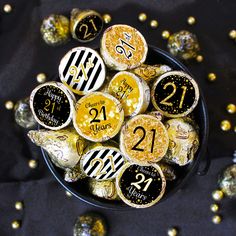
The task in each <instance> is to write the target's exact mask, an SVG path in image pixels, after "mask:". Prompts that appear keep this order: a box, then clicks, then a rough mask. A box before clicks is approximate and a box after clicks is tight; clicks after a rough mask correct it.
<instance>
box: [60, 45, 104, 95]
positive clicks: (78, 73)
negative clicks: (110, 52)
mask: <svg viewBox="0 0 236 236" xmlns="http://www.w3.org/2000/svg"><path fill="white" fill-rule="evenodd" d="M59 76H60V79H61V81H62V82H63V83H64V84H65V85H67V86H68V87H69V88H70V89H71V90H72V91H73V92H74V93H76V94H79V95H84V94H87V93H89V92H92V91H96V90H98V89H99V88H100V87H101V86H102V85H103V83H104V81H105V76H106V71H105V64H104V62H103V60H102V58H101V57H100V56H99V54H98V53H97V52H96V51H95V50H93V49H91V48H86V47H76V48H73V49H72V50H70V51H69V52H68V53H67V54H66V55H65V56H64V57H63V58H62V59H61V62H60V65H59Z"/></svg>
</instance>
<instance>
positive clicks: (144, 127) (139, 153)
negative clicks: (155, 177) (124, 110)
mask: <svg viewBox="0 0 236 236" xmlns="http://www.w3.org/2000/svg"><path fill="white" fill-rule="evenodd" d="M168 144H169V138H168V134H167V130H166V128H165V126H164V125H163V124H162V122H161V121H160V120H159V119H157V118H156V117H154V116H151V115H137V116H135V117H133V118H132V119H130V120H129V121H127V123H126V124H125V125H124V126H123V127H122V129H121V133H120V149H121V151H122V152H123V153H124V154H125V155H126V156H127V157H128V158H129V159H130V160H131V161H132V162H134V163H137V164H140V165H150V164H153V163H156V162H158V161H160V160H161V159H162V158H163V157H164V155H165V154H166V152H167V149H168Z"/></svg>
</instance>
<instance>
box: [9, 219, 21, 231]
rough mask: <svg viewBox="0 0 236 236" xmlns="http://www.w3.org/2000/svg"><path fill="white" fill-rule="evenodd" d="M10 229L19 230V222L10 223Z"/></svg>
mask: <svg viewBox="0 0 236 236" xmlns="http://www.w3.org/2000/svg"><path fill="white" fill-rule="evenodd" d="M11 227H12V228H13V229H18V228H20V221H19V220H14V221H12V223H11Z"/></svg>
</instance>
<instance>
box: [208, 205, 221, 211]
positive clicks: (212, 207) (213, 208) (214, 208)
mask: <svg viewBox="0 0 236 236" xmlns="http://www.w3.org/2000/svg"><path fill="white" fill-rule="evenodd" d="M210 209H211V211H212V212H217V211H219V205H218V204H215V203H214V204H211V206H210Z"/></svg>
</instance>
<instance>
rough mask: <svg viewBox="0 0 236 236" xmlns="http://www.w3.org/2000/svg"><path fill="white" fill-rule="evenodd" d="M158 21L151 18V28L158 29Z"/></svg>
mask: <svg viewBox="0 0 236 236" xmlns="http://www.w3.org/2000/svg"><path fill="white" fill-rule="evenodd" d="M158 25H159V24H158V21H157V20H151V21H150V26H151V28H153V29H156V28H157V27H158Z"/></svg>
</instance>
